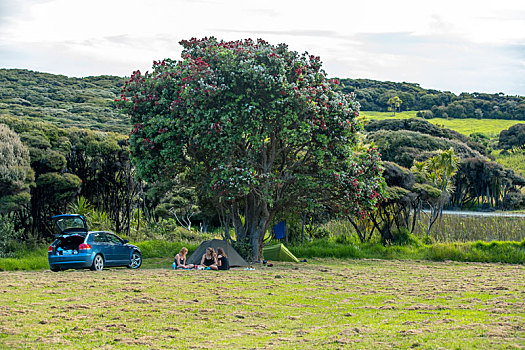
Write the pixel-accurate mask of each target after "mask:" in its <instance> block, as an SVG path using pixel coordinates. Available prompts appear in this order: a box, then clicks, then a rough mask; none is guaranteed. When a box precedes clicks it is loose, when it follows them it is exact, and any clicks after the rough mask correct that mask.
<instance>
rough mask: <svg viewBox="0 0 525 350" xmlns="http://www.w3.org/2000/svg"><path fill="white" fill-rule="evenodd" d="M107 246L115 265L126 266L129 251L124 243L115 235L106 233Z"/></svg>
mask: <svg viewBox="0 0 525 350" xmlns="http://www.w3.org/2000/svg"><path fill="white" fill-rule="evenodd" d="M106 237H107V238H108V244H109V246H110V249H111V252H112V255H113V257H114V264H115V265H127V264H128V263H129V257H130V251H129V248H128V247H127V246H125V245H124V242H123V241H122V240H121V239H120V238H119V237H117V235H115V234H113V233H110V232H106Z"/></svg>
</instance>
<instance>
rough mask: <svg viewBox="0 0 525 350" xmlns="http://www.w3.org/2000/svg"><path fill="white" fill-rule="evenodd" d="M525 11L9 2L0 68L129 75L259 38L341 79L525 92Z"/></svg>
mask: <svg viewBox="0 0 525 350" xmlns="http://www.w3.org/2000/svg"><path fill="white" fill-rule="evenodd" d="M524 18H525V2H523V1H510V0H499V1H497V2H490V3H485V2H483V3H480V2H478V1H472V0H468V1H457V0H442V1H440V2H433V3H431V4H430V3H428V2H425V1H415V0H400V1H396V2H393V1H392V2H384V1H380V0H368V1H366V2H364V1H360V2H356V1H336V0H325V1H323V2H319V1H310V0H308V1H299V0H288V1H282V0H279V1H278V0H267V1H265V2H252V1H241V0H200V1H199V0H171V1H168V0H151V1H148V2H144V1H138V0H112V1H107V0H90V1H72V0H30V1H24V2H20V1H15V0H2V2H0V23H1V24H0V37H1V38H3V39H2V41H0V50H1V51H0V67H19V68H30V69H34V70H45V71H49V72H59V73H63V74H67V75H76V76H84V75H96V74H116V75H129V74H130V73H131V72H132V71H133V70H135V69H141V70H147V69H149V68H150V67H151V62H152V61H153V60H156V59H160V58H164V57H172V58H178V57H179V56H180V51H181V47H180V46H179V45H178V42H179V41H180V40H182V39H188V38H191V37H203V36H212V35H213V36H216V37H218V38H220V39H225V40H235V39H241V38H247V37H251V38H253V39H256V38H259V37H262V38H264V39H265V40H267V41H269V42H271V43H274V44H277V43H281V42H285V43H287V44H288V45H289V46H290V48H291V49H293V50H297V51H299V52H303V51H308V52H310V53H312V54H315V55H319V56H321V59H322V60H323V62H324V66H325V69H326V70H327V72H328V73H329V74H330V75H333V76H339V77H352V78H357V77H360V78H371V79H381V80H392V81H401V80H407V81H412V82H418V83H420V84H421V85H422V86H423V87H432V88H438V89H441V90H452V91H455V92H459V91H462V90H465V91H486V92H498V91H504V92H507V93H511V94H516V93H518V94H525V87H524V86H523V83H521V81H524V80H525V79H524V75H525V74H524V63H523V62H525V55H524V51H523V49H522V48H523V46H520V45H524V44H525V21H524V20H523V19H524ZM511 47H514V48H521V49H515V50H511V49H510V48H511ZM458 89H461V90H458Z"/></svg>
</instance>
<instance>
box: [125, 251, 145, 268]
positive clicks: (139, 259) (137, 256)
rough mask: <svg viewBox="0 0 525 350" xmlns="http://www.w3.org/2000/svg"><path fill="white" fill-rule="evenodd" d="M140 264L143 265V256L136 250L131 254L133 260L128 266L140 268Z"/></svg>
mask: <svg viewBox="0 0 525 350" xmlns="http://www.w3.org/2000/svg"><path fill="white" fill-rule="evenodd" d="M140 265H142V256H141V255H140V253H139V252H137V251H134V252H133V254H131V260H130V262H129V265H128V267H129V268H130V269H138V268H139V267H140Z"/></svg>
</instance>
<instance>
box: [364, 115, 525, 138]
mask: <svg viewBox="0 0 525 350" xmlns="http://www.w3.org/2000/svg"><path fill="white" fill-rule="evenodd" d="M416 113H417V111H407V112H401V113H396V116H395V117H393V116H392V113H391V112H367V111H362V112H361V116H363V117H365V118H367V119H392V118H396V119H406V118H415V117H416ZM428 122H430V123H432V124H434V125H438V126H442V127H445V128H448V129H451V130H455V131H457V132H459V133H461V134H464V135H467V136H469V135H470V134H472V133H475V132H479V133H482V134H484V135H485V136H487V137H489V138H497V137H498V136H499V133H500V132H501V131H502V130H505V129H508V128H509V127H511V126H512V125H514V124H518V123H524V121H523V120H504V119H474V118H468V119H443V118H433V119H428Z"/></svg>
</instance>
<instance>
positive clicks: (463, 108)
mask: <svg viewBox="0 0 525 350" xmlns="http://www.w3.org/2000/svg"><path fill="white" fill-rule="evenodd" d="M340 81H341V86H342V90H343V91H344V92H346V93H355V95H356V100H357V101H358V102H359V103H360V104H361V109H362V110H364V111H383V112H386V111H388V110H389V108H392V103H391V102H392V100H391V99H392V98H394V97H396V96H397V97H398V98H399V99H400V100H401V101H402V104H400V105H399V106H398V108H399V109H400V110H405V111H407V110H413V111H420V113H419V115H418V116H419V117H421V118H425V119H429V118H478V119H510V120H525V97H523V96H508V95H505V94H503V93H501V92H500V93H497V94H486V93H478V92H474V93H461V94H459V95H456V94H454V93H452V92H449V91H444V92H443V91H439V90H433V89H424V88H422V87H420V86H419V84H415V83H394V82H388V81H377V80H370V79H340ZM389 101H390V102H389Z"/></svg>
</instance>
